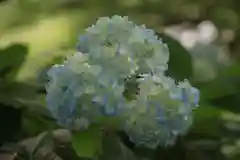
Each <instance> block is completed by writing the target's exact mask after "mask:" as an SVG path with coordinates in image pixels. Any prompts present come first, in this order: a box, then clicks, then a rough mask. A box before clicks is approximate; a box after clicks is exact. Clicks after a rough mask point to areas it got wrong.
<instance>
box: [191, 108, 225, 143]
mask: <svg viewBox="0 0 240 160" xmlns="http://www.w3.org/2000/svg"><path fill="white" fill-rule="evenodd" d="M224 111H225V110H222V109H219V108H217V107H215V106H211V105H206V104H202V105H200V106H199V108H197V109H196V110H195V112H194V113H195V114H194V123H193V125H192V126H191V130H190V133H194V134H198V135H199V134H200V135H202V136H206V137H215V138H221V136H222V132H221V131H222V121H221V115H222V113H223V112H224Z"/></svg>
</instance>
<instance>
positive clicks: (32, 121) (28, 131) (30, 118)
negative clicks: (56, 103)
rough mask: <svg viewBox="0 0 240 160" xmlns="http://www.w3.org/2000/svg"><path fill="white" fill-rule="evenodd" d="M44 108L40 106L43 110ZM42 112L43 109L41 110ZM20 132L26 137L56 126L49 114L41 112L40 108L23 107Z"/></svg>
mask: <svg viewBox="0 0 240 160" xmlns="http://www.w3.org/2000/svg"><path fill="white" fill-rule="evenodd" d="M44 109H45V108H42V110H44ZM42 112H43V111H42ZM21 122H22V132H23V133H24V135H25V136H27V137H32V136H35V135H37V134H39V133H41V132H44V131H46V130H53V129H56V128H58V125H57V124H56V122H55V120H54V119H52V118H50V115H49V116H47V115H46V114H44V112H43V113H41V112H40V110H33V111H30V109H25V110H24V112H23V116H22V121H21Z"/></svg>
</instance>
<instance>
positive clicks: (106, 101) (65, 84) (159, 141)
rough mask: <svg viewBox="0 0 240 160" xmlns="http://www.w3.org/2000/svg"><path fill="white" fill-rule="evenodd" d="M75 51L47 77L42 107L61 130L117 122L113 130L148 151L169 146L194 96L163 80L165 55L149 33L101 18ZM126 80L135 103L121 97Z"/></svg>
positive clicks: (184, 124) (185, 122)
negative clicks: (129, 81)
mask: <svg viewBox="0 0 240 160" xmlns="http://www.w3.org/2000/svg"><path fill="white" fill-rule="evenodd" d="M77 49H78V51H77V53H76V54H74V55H71V56H69V57H68V58H67V59H66V61H65V62H64V63H63V64H61V65H55V66H53V67H52V68H51V69H50V70H49V72H48V76H49V77H50V81H49V83H48V84H47V85H46V88H47V98H46V99H47V105H48V107H49V110H50V111H51V112H52V115H53V117H54V118H56V119H57V120H58V122H59V124H60V125H62V126H64V127H67V128H69V129H73V130H76V129H79V130H80V129H86V128H87V127H88V126H89V125H91V124H92V123H101V122H102V121H100V119H101V118H104V117H108V116H112V117H117V118H118V119H119V121H120V123H119V126H118V129H121V130H124V131H125V132H126V133H127V134H128V135H129V137H130V139H131V140H132V141H133V142H134V143H136V144H138V145H145V146H147V147H151V148H154V147H156V146H157V145H169V144H173V143H174V142H175V139H176V138H177V136H178V135H181V134H184V133H185V132H186V131H187V129H188V128H189V126H190V125H191V122H192V109H194V108H195V107H196V106H197V104H198V101H199V91H198V90H197V89H196V88H193V87H192V86H191V85H190V84H189V82H188V81H187V80H186V81H184V82H181V83H180V84H176V83H175V81H174V79H171V78H169V77H166V76H165V71H166V70H167V68H168V60H169V51H168V48H167V46H166V45H165V44H164V43H163V42H162V41H161V40H159V39H158V37H156V36H155V34H154V31H153V30H150V29H146V27H145V26H137V25H135V24H133V23H132V22H131V21H129V20H128V18H127V17H121V16H113V17H111V18H109V17H103V18H100V19H99V20H98V21H97V23H96V25H93V26H91V27H89V28H87V29H86V30H85V33H84V34H83V35H82V36H81V37H80V38H79V44H78V45H77ZM135 76H137V78H134V77H135ZM127 78H130V79H131V78H132V80H133V83H138V84H139V85H138V89H139V92H138V93H132V94H134V95H136V98H135V99H134V98H133V99H129V98H126V96H125V91H126V90H128V89H129V88H127V85H126V79H127ZM135 81H136V82H135ZM134 92H135V91H134ZM102 125H103V126H104V125H105V124H104V123H103V124H102Z"/></svg>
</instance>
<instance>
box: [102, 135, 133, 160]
mask: <svg viewBox="0 0 240 160" xmlns="http://www.w3.org/2000/svg"><path fill="white" fill-rule="evenodd" d="M98 160H136V157H135V155H134V153H133V152H132V151H131V150H130V149H129V148H127V147H126V146H125V145H124V144H123V143H122V142H121V140H120V139H119V137H118V136H116V135H115V134H111V133H109V134H107V135H105V136H104V138H103V152H102V154H101V155H99V156H98Z"/></svg>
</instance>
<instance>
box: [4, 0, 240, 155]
mask: <svg viewBox="0 0 240 160" xmlns="http://www.w3.org/2000/svg"><path fill="white" fill-rule="evenodd" d="M115 14H117V15H122V16H129V19H130V20H133V21H134V22H136V23H137V24H145V25H146V26H147V27H148V28H152V29H154V30H155V31H156V32H158V33H159V34H160V35H162V37H163V40H164V41H165V42H166V43H167V44H168V45H169V48H170V52H171V54H172V55H171V57H170V64H169V65H170V72H169V73H168V74H169V75H170V76H172V77H174V78H176V79H178V80H182V79H184V78H188V79H190V81H191V83H192V84H193V85H194V86H196V87H198V88H199V89H200V91H201V102H200V107H199V109H197V110H196V111H195V118H194V124H193V125H192V127H191V129H190V131H189V133H188V134H187V135H186V136H185V137H181V138H179V142H178V143H177V144H176V145H175V146H174V147H173V148H170V149H161V148H159V149H158V151H157V152H156V154H155V159H164V160H168V159H173V160H175V159H176V160H184V159H186V160H211V159H213V160H225V159H226V160H240V62H239V61H240V1H239V0H48V1H47V0H0V145H1V146H2V149H1V150H2V151H1V150H0V159H1V155H3V154H10V153H11V154H10V155H12V154H13V153H18V151H16V150H14V149H13V148H14V147H9V146H8V145H9V144H11V145H12V144H13V145H14V144H15V143H16V142H19V141H21V140H23V139H26V138H29V137H33V136H37V135H38V134H39V133H41V132H43V131H48V130H52V129H56V128H59V127H58V126H57V125H56V123H55V121H54V120H53V119H52V118H51V116H50V115H49V113H48V111H47V109H46V108H45V101H44V98H45V91H44V82H45V78H46V77H45V72H44V71H45V70H46V69H47V68H48V67H49V66H51V65H52V64H54V63H57V62H60V61H61V60H62V56H65V55H67V54H71V53H74V51H75V46H76V42H77V39H78V36H79V35H80V34H81V33H82V32H83V31H84V28H86V27H87V26H89V25H91V24H93V23H95V21H96V19H97V18H98V17H101V16H112V15H115ZM6 145H7V146H8V147H6ZM6 148H8V149H6ZM6 150H7V151H6ZM56 152H57V151H56ZM136 152H138V151H136ZM146 152H147V151H146ZM140 153H145V152H142V151H140ZM140 153H139V154H140ZM72 154H73V153H72ZM142 156H143V157H144V155H142ZM146 156H147V153H146ZM2 159H3V158H2ZM2 159H1V160H2ZM20 159H21V158H20ZM22 159H24V158H22ZM25 159H26V158H25ZM63 159H64V158H63ZM65 159H74V158H69V157H68V158H65ZM3 160H5V159H3ZM6 160H7V159H6Z"/></svg>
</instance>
